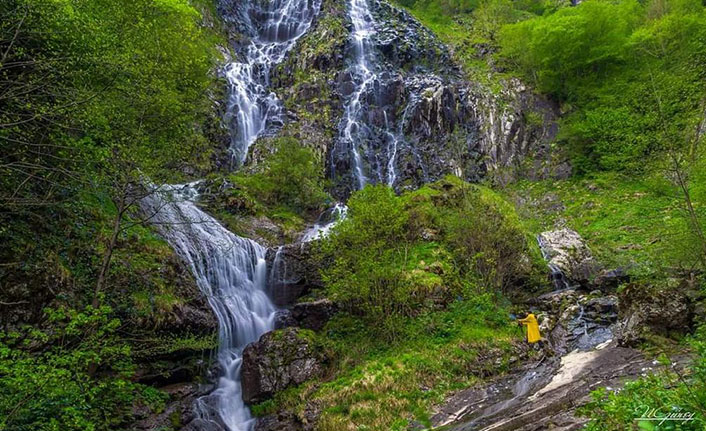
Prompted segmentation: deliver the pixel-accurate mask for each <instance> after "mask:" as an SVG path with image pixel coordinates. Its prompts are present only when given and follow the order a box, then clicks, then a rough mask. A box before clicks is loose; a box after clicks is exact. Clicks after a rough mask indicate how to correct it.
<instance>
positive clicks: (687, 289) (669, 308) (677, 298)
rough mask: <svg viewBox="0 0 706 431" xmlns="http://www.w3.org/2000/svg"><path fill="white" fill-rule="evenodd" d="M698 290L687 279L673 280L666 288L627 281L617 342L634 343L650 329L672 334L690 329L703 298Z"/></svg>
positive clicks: (622, 343)
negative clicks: (629, 283)
mask: <svg viewBox="0 0 706 431" xmlns="http://www.w3.org/2000/svg"><path fill="white" fill-rule="evenodd" d="M697 292H698V290H697V289H694V288H693V286H689V283H688V282H687V281H677V280H674V283H672V285H671V286H667V287H663V288H657V287H654V286H645V285H640V284H632V285H628V286H627V287H626V288H625V289H624V290H622V291H621V292H620V294H619V295H620V318H621V320H620V324H619V326H618V331H617V338H618V342H619V343H620V344H621V345H624V346H634V345H637V344H639V343H640V342H641V341H644V340H645V337H646V336H647V335H648V334H650V333H653V334H658V335H661V336H665V337H670V336H679V335H682V334H685V333H688V332H690V331H691V330H693V328H694V317H695V310H696V306H697V304H698V303H699V302H700V300H702V299H703V298H701V295H700V294H699V293H697Z"/></svg>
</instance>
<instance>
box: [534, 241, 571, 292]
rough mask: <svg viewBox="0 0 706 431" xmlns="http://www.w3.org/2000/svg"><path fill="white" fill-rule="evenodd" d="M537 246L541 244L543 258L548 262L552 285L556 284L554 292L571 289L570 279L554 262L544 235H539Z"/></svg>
mask: <svg viewBox="0 0 706 431" xmlns="http://www.w3.org/2000/svg"><path fill="white" fill-rule="evenodd" d="M537 244H539V250H540V251H541V252H542V257H543V258H544V260H545V261H546V262H547V266H548V267H549V271H551V274H550V277H551V280H552V283H553V284H554V290H565V289H568V288H570V287H571V284H570V283H569V279H568V278H567V277H566V274H564V271H562V270H561V268H559V266H558V265H557V264H555V263H553V262H552V255H551V254H550V253H549V246H548V245H547V243H546V241H545V240H544V238H543V237H542V235H537Z"/></svg>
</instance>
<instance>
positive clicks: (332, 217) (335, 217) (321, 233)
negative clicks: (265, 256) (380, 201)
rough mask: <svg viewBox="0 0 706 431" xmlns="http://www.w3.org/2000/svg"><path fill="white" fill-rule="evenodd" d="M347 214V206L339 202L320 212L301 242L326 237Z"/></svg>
mask: <svg viewBox="0 0 706 431" xmlns="http://www.w3.org/2000/svg"><path fill="white" fill-rule="evenodd" d="M347 215H348V207H347V206H346V205H344V204H342V203H340V202H339V203H337V204H336V205H334V206H333V207H331V208H329V209H327V210H326V211H324V212H322V213H321V215H320V216H319V218H318V219H317V220H316V222H315V223H314V225H313V226H312V227H311V228H309V229H308V230H307V231H306V232H305V233H304V235H303V236H302V239H301V242H302V244H303V243H306V242H310V241H313V240H316V239H321V238H324V237H326V235H328V233H329V232H330V231H331V229H332V228H333V227H334V226H336V225H337V224H338V223H339V222H340V221H341V220H343V219H345V218H346V216H347ZM278 253H279V251H278Z"/></svg>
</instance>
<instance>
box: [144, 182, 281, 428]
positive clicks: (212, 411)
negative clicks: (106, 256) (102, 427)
mask: <svg viewBox="0 0 706 431" xmlns="http://www.w3.org/2000/svg"><path fill="white" fill-rule="evenodd" d="M197 197H198V193H197V192H196V189H195V187H194V185H193V184H185V185H170V186H161V187H160V189H159V191H158V192H157V193H154V194H153V195H151V196H149V197H148V198H146V199H144V200H143V202H142V206H143V210H144V211H145V213H146V214H150V215H152V214H154V217H153V218H152V219H151V221H152V223H153V224H154V225H155V226H156V227H157V229H158V230H159V232H160V233H161V234H162V236H164V238H166V240H167V241H168V242H169V244H170V245H171V246H172V247H173V248H174V250H175V251H176V252H177V254H178V255H179V256H180V257H181V258H182V259H183V260H184V261H185V262H186V263H187V264H188V266H189V268H190V269H191V272H192V273H193V275H194V278H195V279H196V283H197V284H198V287H199V289H200V290H201V292H202V293H203V294H204V296H205V297H206V298H207V299H208V303H209V304H210V306H211V308H212V309H213V311H214V314H215V315H216V317H217V319H218V335H219V349H218V363H219V365H220V368H221V373H222V375H221V377H220V379H219V381H218V387H217V389H216V390H215V391H214V392H212V393H211V394H209V395H208V396H206V397H203V398H201V399H199V400H198V401H197V403H196V405H195V410H196V413H197V416H198V418H199V420H201V421H202V422H206V423H213V424H224V425H226V426H227V427H228V429H229V430H230V431H246V430H250V429H251V428H252V426H253V424H254V419H253V418H252V417H251V416H250V411H249V409H248V408H247V406H246V405H245V403H244V402H243V399H242V395H241V386H240V365H241V355H242V351H243V349H244V348H245V346H246V345H247V344H249V343H251V342H253V341H256V340H257V339H258V338H259V337H260V335H262V334H264V333H265V332H267V331H270V330H272V329H273V327H274V317H275V311H276V310H275V307H274V305H273V304H272V302H271V301H270V299H269V297H268V296H267V293H266V288H267V265H266V263H265V249H264V248H263V247H262V246H260V245H259V244H258V243H256V242H255V241H252V240H249V239H245V238H241V237H239V236H237V235H235V234H233V233H231V232H230V231H228V230H227V229H226V228H224V227H223V226H221V225H220V224H219V223H218V222H217V221H216V220H215V219H213V218H212V217H211V216H209V215H208V214H206V213H205V212H203V211H201V210H200V209H199V208H198V207H197V206H196V204H195V203H194V201H195V200H196V199H197Z"/></svg>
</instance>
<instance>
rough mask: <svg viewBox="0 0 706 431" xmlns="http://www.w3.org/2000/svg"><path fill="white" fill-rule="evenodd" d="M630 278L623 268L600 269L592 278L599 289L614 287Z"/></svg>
mask: <svg viewBox="0 0 706 431" xmlns="http://www.w3.org/2000/svg"><path fill="white" fill-rule="evenodd" d="M629 280H630V276H629V275H628V274H627V273H626V272H625V270H624V269H623V268H616V269H611V270H607V269H604V270H601V271H600V272H598V275H596V277H595V278H594V279H593V285H594V286H595V287H596V288H598V289H601V290H608V289H615V288H617V287H618V286H620V285H621V284H623V283H626V282H628V281H629Z"/></svg>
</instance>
